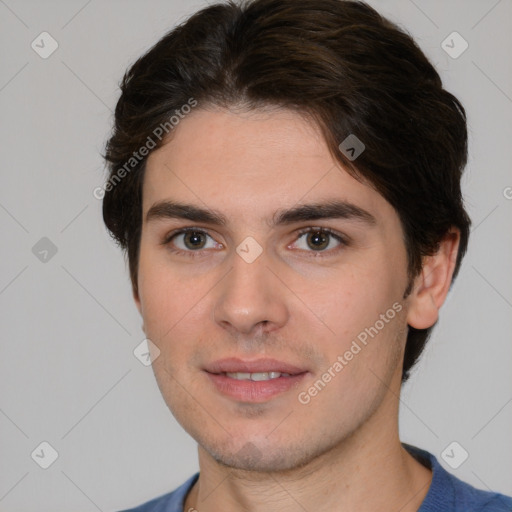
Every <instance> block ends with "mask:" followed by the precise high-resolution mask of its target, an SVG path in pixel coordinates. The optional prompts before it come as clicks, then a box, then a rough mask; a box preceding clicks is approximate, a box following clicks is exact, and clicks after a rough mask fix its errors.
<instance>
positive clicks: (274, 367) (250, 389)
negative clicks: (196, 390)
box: [205, 358, 309, 403]
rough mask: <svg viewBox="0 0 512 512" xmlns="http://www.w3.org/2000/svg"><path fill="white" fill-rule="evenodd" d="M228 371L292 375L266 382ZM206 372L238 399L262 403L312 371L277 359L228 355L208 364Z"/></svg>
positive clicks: (296, 384)
mask: <svg viewBox="0 0 512 512" xmlns="http://www.w3.org/2000/svg"><path fill="white" fill-rule="evenodd" d="M226 372H229V373H259V372H280V373H288V374H290V376H289V377H278V378H277V379H270V380H266V381H253V380H237V379H233V378H231V377H228V376H227V375H224V373H226ZM205 373H206V375H207V376H208V378H209V380H210V382H211V383H212V384H213V385H214V387H215V388H216V390H217V391H218V392H219V393H221V394H223V395H225V396H227V397H229V398H232V399H235V400H236V401H239V402H246V403H262V402H266V401H268V400H270V399H271V398H274V397H276V396H277V395H280V394H282V393H285V392H287V391H289V390H290V389H292V388H295V387H297V386H298V385H299V382H300V381H301V380H302V379H304V377H305V376H306V375H307V374H308V373H309V372H308V370H306V369H302V368H299V367H298V366H294V365H291V364H289V363H285V362H283V361H278V360H276V359H257V360H254V361H243V360H241V359H238V358H227V359H221V360H218V361H215V362H213V363H211V364H209V365H207V367H206V368H205Z"/></svg>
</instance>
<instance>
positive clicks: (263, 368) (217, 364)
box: [204, 357, 308, 376]
mask: <svg viewBox="0 0 512 512" xmlns="http://www.w3.org/2000/svg"><path fill="white" fill-rule="evenodd" d="M204 369H205V370H206V371H207V372H208V373H226V372H229V373H235V372H245V373H258V372H280V373H289V374H290V375H292V376H293V375H297V374H299V373H304V372H307V371H308V370H307V369H306V368H299V367H298V366H294V365H292V364H289V363H285V362H283V361H278V360H277V359H268V358H265V359H255V360H254V361H244V360H242V359H238V358H237V357H227V358H225V359H219V360H217V361H214V362H213V363H210V364H208V365H207V366H206V367H205V368H204Z"/></svg>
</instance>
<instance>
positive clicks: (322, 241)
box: [306, 231, 331, 251]
mask: <svg viewBox="0 0 512 512" xmlns="http://www.w3.org/2000/svg"><path fill="white" fill-rule="evenodd" d="M330 238H331V235H330V234H329V233H325V232H323V231H310V232H309V233H307V236H306V241H307V243H308V245H309V247H311V248H312V249H314V250H315V251H321V250H323V249H325V248H326V247H327V246H328V245H329V241H330Z"/></svg>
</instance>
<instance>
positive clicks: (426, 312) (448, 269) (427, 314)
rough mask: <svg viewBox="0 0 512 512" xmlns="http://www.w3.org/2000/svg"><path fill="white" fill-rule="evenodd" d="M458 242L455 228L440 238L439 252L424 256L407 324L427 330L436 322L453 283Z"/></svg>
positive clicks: (458, 233) (413, 292)
mask: <svg viewBox="0 0 512 512" xmlns="http://www.w3.org/2000/svg"><path fill="white" fill-rule="evenodd" d="M459 242H460V232H459V230H458V229H456V228H452V229H451V230H450V231H449V232H448V233H447V234H446V235H445V236H444V238H443V239H442V240H441V243H440V244H439V249H438V250H437V252H436V253H435V254H434V255H432V256H426V257H425V258H424V260H423V267H422V270H421V273H420V274H419V275H418V276H417V277H416V279H415V280H414V287H413V291H412V292H411V294H410V297H409V309H408V312H407V323H408V324H409V325H410V326H411V327H414V328H415V329H428V328H429V327H432V326H433V325H434V324H435V323H436V322H437V320H438V318H439V309H440V308H441V306H442V305H443V303H444V301H445V299H446V296H447V295H448V291H449V289H450V285H451V282H452V277H453V271H454V270H455V263H456V261H457V254H458V249H459Z"/></svg>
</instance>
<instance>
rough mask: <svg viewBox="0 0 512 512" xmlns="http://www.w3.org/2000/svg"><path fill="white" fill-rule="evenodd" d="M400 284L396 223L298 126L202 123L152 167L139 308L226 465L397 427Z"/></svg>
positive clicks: (176, 409) (183, 420)
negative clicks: (375, 427)
mask: <svg viewBox="0 0 512 512" xmlns="http://www.w3.org/2000/svg"><path fill="white" fill-rule="evenodd" d="M178 203H179V204H180V205H181V206H180V207H177V206H176V205H177V204H178ZM307 206H309V207H307ZM185 229H186V230H188V231H184V230H185ZM407 283H408V278H407V256H406V249H405V245H404V241H403V232H402V229H401V225H400V221H399V218H398V215H397V214H396V212H395V210H394V209H393V208H392V207H391V205H390V204H389V203H388V202H387V201H386V200H385V199H384V198H383V197H382V196H381V195H380V194H378V193H377V192H376V191H375V190H374V189H372V188H371V187H370V186H368V185H366V184H363V183H361V182H359V181H357V180H355V179H354V178H352V177H351V176H350V175H349V174H348V173H347V172H346V171H345V170H343V168H342V167H341V166H340V164H339V163H337V162H336V161H335V160H334V159H333V157H332V156H331V154H330V153H329V150H328V148H327V146H326V144H325V142H324V141H323V139H322V137H321V135H320V133H319V131H318V130H317V129H316V128H315V127H314V126H313V124H312V123H310V122H308V121H307V120H305V119H304V118H303V117H301V116H299V115H298V114H296V113H293V112H290V111H286V110H274V111H271V110H267V111H262V110H258V111H252V112H250V113H234V112H228V111H221V110H211V111H206V110H197V111H195V112H193V113H192V114H190V115H189V116H188V117H186V118H185V119H183V120H182V121H181V122H180V124H179V125H178V126H177V127H176V128H175V130H174V133H173V138H172V139H171V140H170V141H169V142H168V143H167V144H166V145H164V146H163V147H162V148H160V149H158V150H157V151H155V152H153V153H152V154H151V155H150V156H149V158H148V161H147V167H146V174H145V177H144V186H143V227H142V235H141V246H140V261H139V273H138V289H139V293H138V295H137V296H136V297H135V300H136V303H137V306H138V308H139V310H140V312H141V315H142V317H143V321H144V330H145V333H146V335H147V337H148V338H149V339H150V340H151V341H152V342H153V343H154V344H155V345H156V346H157V347H158V349H159V351H160V354H159V356H158V357H157V358H156V359H155V360H154V362H153V368H154V372H155V375H156V379H157V382H158V385H159V387H160V390H161V392H162V394H163V397H164V399H165V401H166V403H167V405H168V406H169V408H170V409H171V411H172V413H173V414H174V416H175V417H176V419H177V420H178V421H179V422H180V424H181V425H182V426H183V427H184V429H185V430H186V431H187V432H188V433H189V434H190V435H191V436H192V437H193V438H195V439H196V441H197V442H198V443H199V445H200V446H201V447H202V448H203V449H204V450H205V451H206V452H207V453H208V454H210V455H211V456H212V457H213V458H214V459H216V460H217V461H220V462H221V463H223V464H225V465H228V466H232V467H237V468H242V469H253V470H262V471H265V470H270V469H272V470H273V471H276V470H285V469H291V468H294V467H297V466H299V465H302V464H304V463H306V462H308V461H310V460H312V459H314V458H315V457H316V456H318V455H319V454H322V453H325V452H327V451H328V450H330V449H333V448H334V447H336V446H340V445H343V443H344V442H348V439H350V438H351V435H352V434H353V433H354V432H358V431H360V430H361V429H362V428H363V426H364V425H366V426H367V425H372V421H373V420H372V419H373V418H376V417H379V418H381V419H382V418H386V417H390V414H389V413H390V410H391V408H392V407H394V405H393V403H394V402H392V401H390V400H389V396H390V393H389V391H388V389H389V388H391V389H394V391H395V393H398V392H399V387H400V375H401V366H402V360H401V359H402V355H403V347H404V344H405V336H406V325H407V320H406V312H407V307H408V305H407V302H406V301H404V300H403V295H404V290H405V289H406V288H407ZM283 374H284V375H283ZM261 379H263V380H261ZM365 428H368V427H365ZM248 443H250V444H248Z"/></svg>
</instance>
